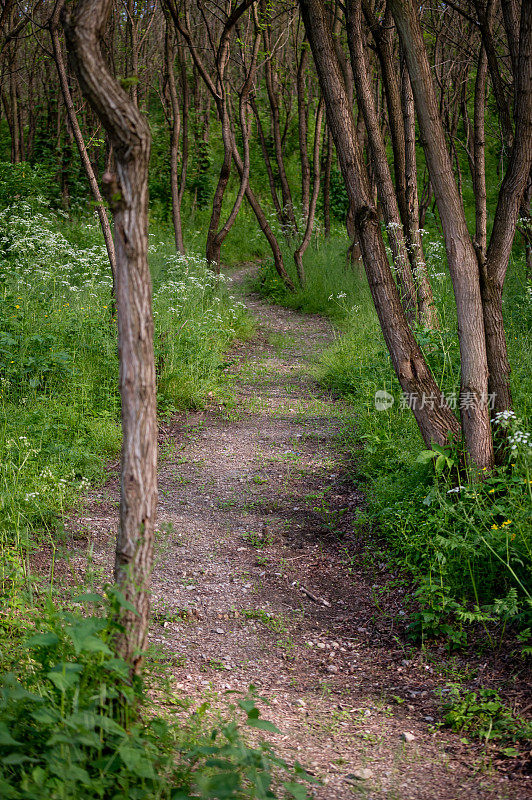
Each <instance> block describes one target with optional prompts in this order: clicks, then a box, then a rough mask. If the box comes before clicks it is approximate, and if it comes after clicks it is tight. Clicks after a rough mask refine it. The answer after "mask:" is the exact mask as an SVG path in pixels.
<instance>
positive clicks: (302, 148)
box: [296, 42, 310, 219]
mask: <svg viewBox="0 0 532 800" xmlns="http://www.w3.org/2000/svg"><path fill="white" fill-rule="evenodd" d="M302 48H303V51H302V53H301V58H300V60H299V64H298V67H297V80H296V86H297V112H298V126H297V132H298V136H299V154H300V160H301V213H302V216H303V219H308V215H309V204H310V161H309V157H308V150H307V147H308V144H307V137H308V118H307V114H308V112H307V104H306V102H305V69H306V66H307V58H308V50H307V49H306V43H305V42H303V44H302Z"/></svg>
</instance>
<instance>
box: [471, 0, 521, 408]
mask: <svg viewBox="0 0 532 800" xmlns="http://www.w3.org/2000/svg"><path fill="white" fill-rule="evenodd" d="M515 94H516V101H515V139H514V143H513V146H512V151H511V154H510V161H509V163H508V168H507V170H506V173H505V176H504V179H503V182H502V185H501V189H500V192H499V198H498V202H497V209H496V211H495V217H494V220H493V228H492V232H491V237H490V242H489V246H488V250H487V253H486V260H485V262H483V261H481V268H480V275H481V287H482V300H483V310H484V325H485V331H486V348H487V354H488V368H489V391H490V393H491V394H492V395H494V398H495V410H496V411H505V410H506V409H508V408H511V404H512V396H511V391H510V365H509V362H508V353H507V347H506V338H505V335H504V326H503V316H502V290H503V286H504V280H505V277H506V270H507V269H508V262H509V259H510V254H511V251H512V245H513V241H514V237H515V231H516V227H517V221H518V218H519V209H520V205H521V201H522V198H523V194H524V192H525V189H526V187H527V183H528V180H529V176H530V171H531V168H532V3H530V2H526V1H525V0H523V3H522V6H521V23H520V28H519V67H518V70H517V75H516V86H515Z"/></svg>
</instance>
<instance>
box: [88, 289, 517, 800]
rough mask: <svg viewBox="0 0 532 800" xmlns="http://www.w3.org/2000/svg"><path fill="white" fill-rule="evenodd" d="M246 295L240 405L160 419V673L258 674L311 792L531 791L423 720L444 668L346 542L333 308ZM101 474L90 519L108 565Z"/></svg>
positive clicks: (181, 685)
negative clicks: (251, 332)
mask: <svg viewBox="0 0 532 800" xmlns="http://www.w3.org/2000/svg"><path fill="white" fill-rule="evenodd" d="M246 304H247V305H248V307H249V310H250V312H251V313H252V315H253V316H254V317H255V319H256V321H257V335H256V337H255V338H254V339H253V341H252V342H251V343H247V344H245V345H240V346H238V347H236V348H235V349H234V351H233V352H232V353H231V354H230V355H229V356H228V362H230V363H229V364H228V367H227V370H226V373H227V376H228V380H230V378H231V376H232V378H233V379H234V394H235V401H234V405H233V403H228V404H226V405H225V406H219V405H215V404H214V401H213V407H212V408H211V409H208V410H206V411H205V412H201V413H194V414H189V415H188V416H186V417H185V418H182V419H178V420H177V421H175V423H174V424H173V425H172V426H171V427H170V428H169V429H167V430H166V431H164V433H163V441H162V447H161V453H162V457H161V466H160V477H159V480H160V484H159V486H160V512H159V529H160V531H161V532H160V534H159V537H158V545H157V553H156V566H155V571H154V579H153V605H154V611H155V619H154V623H153V626H152V634H151V643H152V645H154V646H155V647H156V648H157V650H158V653H159V657H160V661H161V663H162V664H164V665H165V666H164V667H163V668H164V669H166V670H167V671H168V674H169V675H170V680H171V684H172V688H173V689H174V690H175V691H176V692H178V693H179V694H184V695H187V696H189V697H191V698H192V699H193V700H194V701H195V702H196V701H197V702H198V703H199V702H202V701H203V699H204V698H205V696H207V695H209V696H212V694H213V693H219V694H220V695H223V692H224V691H225V690H227V689H246V688H247V687H248V686H249V684H251V683H253V684H255V686H257V687H258V689H259V690H260V692H261V694H263V695H265V696H266V697H268V698H269V699H270V700H271V703H272V705H271V707H270V708H268V709H265V710H264V716H265V718H267V719H270V720H272V721H273V722H274V723H275V724H276V725H277V726H278V727H279V728H280V730H281V731H282V735H281V736H277V735H276V736H272V737H271V738H272V741H273V742H274V743H275V746H276V747H277V748H278V749H279V750H280V751H281V752H282V753H283V754H284V755H285V756H286V757H288V758H289V759H290V760H293V759H294V758H297V759H298V760H299V761H301V762H302V763H303V764H304V765H306V766H307V767H309V769H310V770H311V771H312V772H313V773H314V774H315V775H316V776H318V777H320V778H321V779H322V780H323V781H324V783H323V785H322V786H321V787H319V788H318V789H317V790H316V797H318V798H322V799H323V800H336V799H337V798H338V799H339V798H342V799H343V798H352V797H353V796H354V795H355V796H358V795H360V796H362V797H364V798H366V800H370V799H371V798H372V799H373V800H377V798H379V799H380V798H389V799H390V800H391V798H397V799H398V800H410V799H411V798H420V799H421V798H423V800H429V799H430V800H433V799H434V798H442V800H451V799H452V798H456V800H458V798H463V797H466V796H467V797H469V798H513V799H514V800H522V799H523V798H526V797H528V796H530V795H529V794H528V783H527V781H526V779H525V778H522V777H521V778H515V779H514V780H511V778H509V777H508V776H507V775H506V774H504V773H502V772H498V771H497V770H496V769H493V768H490V764H489V761H487V760H486V758H483V757H482V755H481V750H480V749H475V748H473V747H471V746H469V747H468V746H465V745H463V744H462V743H461V742H460V740H459V737H458V736H456V735H453V734H451V733H448V732H445V731H440V730H437V729H434V727H433V723H434V720H435V719H436V718H437V716H438V712H437V708H436V699H435V695H434V689H435V688H436V687H437V686H444V685H445V680H446V679H447V680H449V676H447V678H445V676H443V677H442V676H441V675H437V674H436V673H435V672H434V671H433V668H432V667H431V666H430V664H428V663H427V662H426V661H424V660H423V658H422V657H421V656H420V654H419V653H416V651H413V650H412V649H407V647H406V645H405V644H404V640H403V639H402V637H401V636H398V635H397V634H398V633H400V630H398V628H397V622H396V620H397V619H399V620H400V619H401V615H402V614H404V610H403V609H402V607H401V598H402V595H401V592H400V591H396V592H392V593H391V594H390V595H389V596H387V597H385V598H384V600H383V601H382V602H381V601H379V599H378V598H379V594H380V590H381V588H382V587H383V585H384V582H385V580H390V579H391V576H390V575H389V573H388V572H386V571H385V566H384V565H382V570H383V572H382V574H379V567H378V565H377V566H375V565H374V566H373V567H372V568H371V569H370V568H368V567H364V566H363V564H362V563H361V559H359V558H357V557H356V553H357V537H359V534H357V533H356V530H357V523H356V517H357V512H358V509H359V508H360V507H361V506H362V505H363V502H364V497H363V494H362V493H361V492H360V491H359V490H358V489H357V488H356V486H354V485H353V483H352V480H350V478H349V476H348V475H347V470H348V467H349V465H348V464H346V461H345V456H344V454H343V453H342V448H341V446H340V445H339V440H340V442H341V438H342V430H343V426H344V425H345V420H346V419H347V409H346V407H345V406H344V405H343V404H342V403H340V402H338V401H335V400H334V399H333V398H331V397H330V396H328V395H327V394H326V393H325V392H324V391H323V390H322V389H320V388H319V387H318V386H317V384H316V383H315V381H314V380H313V379H312V377H311V374H310V371H309V366H310V365H311V364H312V362H313V360H315V357H316V355H317V354H319V352H320V351H321V350H322V349H323V348H324V347H326V346H327V345H328V344H329V343H330V342H331V341H332V339H333V336H334V333H333V330H332V328H331V326H330V324H329V323H328V322H327V321H326V320H324V319H320V318H317V317H310V316H304V315H301V314H298V313H295V312H292V311H289V310H285V309H282V308H278V307H274V306H271V305H268V304H267V303H265V302H262V301H261V300H259V299H258V298H256V297H252V298H246ZM108 489H109V491H108V493H107V494H105V493H104V494H101V495H100V496H99V497H95V498H94V504H93V505H91V507H90V508H89V513H88V516H87V518H86V519H85V524H86V526H87V527H89V528H90V530H91V537H92V544H93V554H92V557H93V561H94V564H95V566H96V567H99V568H100V569H101V571H102V572H103V573H108V572H109V571H110V567H111V563H112V556H113V537H112V536H109V533H111V532H112V531H114V529H115V525H116V510H115V509H113V505H114V504H113V503H109V502H108V500H106V498H109V497H111V498H113V497H114V498H115V500H116V486H115V485H114V484H112V485H110V488H109V487H108ZM109 492H110V493H109ZM366 546H367V543H366ZM81 565H82V557H81V556H80V560H79V566H80V569H81ZM383 575H384V577H383ZM394 698H395V699H394ZM405 734H406V740H405V736H404V735H405Z"/></svg>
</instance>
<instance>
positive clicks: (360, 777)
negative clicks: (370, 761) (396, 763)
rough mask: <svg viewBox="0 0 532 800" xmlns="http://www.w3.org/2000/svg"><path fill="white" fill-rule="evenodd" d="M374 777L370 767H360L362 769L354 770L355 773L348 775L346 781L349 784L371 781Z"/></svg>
mask: <svg viewBox="0 0 532 800" xmlns="http://www.w3.org/2000/svg"><path fill="white" fill-rule="evenodd" d="M372 777H373V772H372V771H371V770H370V769H368V767H360V769H354V770H353V772H350V773H349V775H346V776H345V779H346V781H347V782H348V783H354V782H355V781H369V779H370V778H372Z"/></svg>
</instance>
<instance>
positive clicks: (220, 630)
mask: <svg viewBox="0 0 532 800" xmlns="http://www.w3.org/2000/svg"><path fill="white" fill-rule="evenodd" d="M223 632H224V629H223V628H216V633H220V634H223Z"/></svg>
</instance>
